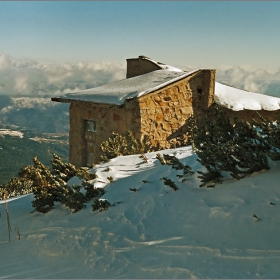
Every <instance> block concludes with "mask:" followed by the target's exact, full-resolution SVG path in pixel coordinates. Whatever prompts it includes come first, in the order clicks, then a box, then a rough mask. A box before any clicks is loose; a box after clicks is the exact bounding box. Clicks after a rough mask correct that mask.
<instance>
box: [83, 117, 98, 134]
mask: <svg viewBox="0 0 280 280" xmlns="http://www.w3.org/2000/svg"><path fill="white" fill-rule="evenodd" d="M85 123H86V131H90V132H96V122H95V121H88V120H85Z"/></svg>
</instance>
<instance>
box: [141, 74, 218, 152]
mask: <svg viewBox="0 0 280 280" xmlns="http://www.w3.org/2000/svg"><path fill="white" fill-rule="evenodd" d="M214 86H215V71H214V70H200V71H199V72H196V73H194V74H193V75H191V76H189V77H186V78H184V79H182V80H180V81H178V82H175V83H173V84H170V85H168V86H167V87H165V88H164V89H163V90H157V91H155V92H153V93H150V94H147V95H144V96H142V97H140V98H139V107H140V111H141V113H140V115H141V120H140V122H141V136H142V137H143V136H144V135H147V136H149V137H150V140H151V143H152V145H153V146H159V147H160V148H170V147H171V146H173V145H174V146H175V145H176V144H178V143H179V142H180V141H181V140H182V137H185V139H184V141H187V136H186V135H184V134H185V133H186V132H187V131H186V129H187V120H188V119H189V117H190V116H192V115H195V116H199V115H203V114H204V110H207V108H208V107H209V106H210V105H211V104H212V103H213V101H214Z"/></svg>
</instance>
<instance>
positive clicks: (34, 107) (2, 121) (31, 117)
mask: <svg viewBox="0 0 280 280" xmlns="http://www.w3.org/2000/svg"><path fill="white" fill-rule="evenodd" d="M68 110H69V104H66V103H57V102H53V101H51V99H50V98H37V97H9V96H6V95H0V125H1V126H6V127H7V126H8V127H10V126H13V127H14V126H16V127H18V128H24V129H29V130H34V131H38V132H43V133H68V131H69V112H68Z"/></svg>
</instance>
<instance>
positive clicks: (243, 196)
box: [0, 147, 280, 279]
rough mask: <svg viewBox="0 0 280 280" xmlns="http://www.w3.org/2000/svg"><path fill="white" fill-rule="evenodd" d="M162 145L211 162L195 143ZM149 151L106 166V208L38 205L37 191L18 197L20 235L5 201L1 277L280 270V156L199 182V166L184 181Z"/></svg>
mask: <svg viewBox="0 0 280 280" xmlns="http://www.w3.org/2000/svg"><path fill="white" fill-rule="evenodd" d="M160 153H161V154H163V153H165V154H166V153H168V154H171V155H176V156H177V157H178V158H179V159H180V161H181V162H182V163H183V164H188V165H190V166H191V167H192V169H193V170H194V171H197V170H204V169H203V167H202V166H201V165H200V164H199V162H198V161H197V160H196V159H197V156H196V155H195V154H193V153H192V150H191V147H182V148H177V149H171V150H164V151H160ZM146 156H147V158H148V162H147V163H145V162H144V161H143V159H141V158H139V155H133V156H125V157H123V156H122V157H118V158H115V159H113V160H111V161H110V162H108V163H104V164H99V165H96V167H95V169H94V170H95V171H96V172H97V175H98V178H97V179H95V185H96V186H99V187H104V188H105V190H106V193H105V195H104V196H103V197H102V198H103V199H107V200H108V201H109V202H110V203H112V204H113V203H115V204H116V205H115V206H112V207H110V208H109V209H108V210H106V211H103V212H96V211H95V212H93V211H92V210H91V204H92V201H91V202H89V203H88V204H87V208H85V209H83V210H81V211H79V212H77V213H74V214H73V213H71V212H70V211H69V210H68V209H66V208H64V207H63V206H61V205H56V207H55V209H54V210H52V211H51V212H49V213H47V214H42V213H38V212H35V213H33V214H31V213H30V212H31V211H32V210H33V208H32V206H31V201H32V200H33V195H32V194H30V195H26V196H22V197H19V198H16V199H15V198H14V199H10V200H9V201H8V209H9V216H10V223H11V230H12V231H11V242H10V243H9V242H8V230H7V221H6V211H5V204H4V202H3V201H0V213H1V215H0V278H13V279H15V278H17V279H18V278H36V279H40V278H45V279H46V278H56V279H58V278H67V279H70V278H79V279H92V278H99V279H101V278H106V279H109V278H115V279H116V278H125V279H132V278H138V279H140V278H145V279H147V278H181V279H182V278H183V279H187V278H204V279H206V278H212V279H215V278H216V279H218V278H223V279H227V278H231V279H241V278H243V279H244V278H245V279H249V278H254V279H264V278H270V279H272V278H279V275H280V266H279V263H280V234H279V229H280V219H279V213H280V188H279V181H280V172H279V170H280V163H279V162H270V163H269V164H270V166H271V169H270V170H269V171H266V172H262V173H256V174H253V175H252V176H250V177H247V178H244V179H242V180H239V181H236V180H227V181H224V182H223V184H220V185H216V187H215V188H213V189H209V188H204V187H203V188H199V184H200V180H199V178H198V174H197V173H195V174H194V175H193V176H190V177H186V178H185V179H186V180H185V181H184V182H182V179H183V178H179V177H178V176H177V175H180V174H182V171H179V170H175V169H172V167H171V166H169V165H161V164H160V162H159V161H158V160H157V159H156V153H149V154H146ZM110 176H112V177H113V179H114V182H112V183H110V182H109V181H108V179H107V178H108V177H110ZM164 176H165V177H168V178H170V179H171V180H172V181H174V182H175V183H176V185H177V186H178V188H179V189H178V190H177V191H174V190H173V189H171V188H170V187H168V186H166V185H164V182H163V180H162V179H161V178H163V177H164ZM71 183H73V184H77V183H79V180H78V179H77V178H73V179H72V180H71ZM130 189H135V191H131V190H130ZM118 202H120V203H118ZM254 214H255V215H256V216H257V217H259V218H260V220H259V221H257V219H256V218H254V217H253V215H254ZM16 228H18V229H19V233H20V235H21V239H20V240H18V238H17V234H16V230H15V229H16Z"/></svg>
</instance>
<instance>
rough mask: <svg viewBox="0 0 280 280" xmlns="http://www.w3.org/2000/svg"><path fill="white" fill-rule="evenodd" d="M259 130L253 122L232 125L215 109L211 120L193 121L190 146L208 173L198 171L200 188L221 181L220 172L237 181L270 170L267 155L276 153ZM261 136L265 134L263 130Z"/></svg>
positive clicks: (236, 120)
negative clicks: (193, 148) (254, 173)
mask: <svg viewBox="0 0 280 280" xmlns="http://www.w3.org/2000/svg"><path fill="white" fill-rule="evenodd" d="M253 123H254V125H253ZM260 127H261V125H259V126H258V124H257V123H256V122H253V121H252V123H249V122H245V121H241V120H239V119H238V118H234V121H233V123H231V122H230V120H229V118H228V117H227V116H226V114H225V113H224V111H223V110H221V109H217V110H216V112H215V115H213V117H212V118H205V119H200V120H199V121H197V122H194V124H193V129H192V130H193V145H194V147H195V151H196V153H197V155H198V161H199V162H200V163H201V164H202V165H204V166H205V167H206V169H207V172H203V171H198V173H199V174H200V175H201V176H199V178H201V180H202V184H201V185H200V186H204V185H206V184H207V183H212V184H213V183H214V184H215V183H216V182H218V181H220V179H221V178H222V177H223V176H222V173H221V172H222V171H226V172H229V173H230V175H231V176H232V177H233V178H235V179H238V180H239V179H241V178H243V177H245V176H247V175H250V174H252V173H253V172H257V171H261V170H267V169H269V165H268V158H267V156H270V154H271V152H272V151H273V152H274V153H277V151H276V150H275V149H274V147H273V145H272V143H269V142H268V141H266V140H265V138H264V137H263V135H262V134H261V133H259V131H260ZM262 133H263V134H265V133H266V132H265V131H264V130H262Z"/></svg>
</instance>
